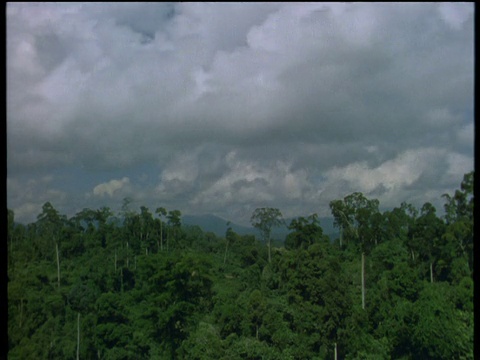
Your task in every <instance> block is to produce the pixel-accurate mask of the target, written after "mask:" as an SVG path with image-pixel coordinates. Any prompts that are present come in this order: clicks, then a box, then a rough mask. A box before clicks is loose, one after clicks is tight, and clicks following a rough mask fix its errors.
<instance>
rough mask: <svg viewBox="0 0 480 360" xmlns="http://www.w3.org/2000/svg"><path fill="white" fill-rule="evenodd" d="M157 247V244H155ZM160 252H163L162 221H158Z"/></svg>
mask: <svg viewBox="0 0 480 360" xmlns="http://www.w3.org/2000/svg"><path fill="white" fill-rule="evenodd" d="M157 245H158V242H157ZM160 250H161V251H163V228H162V220H160Z"/></svg>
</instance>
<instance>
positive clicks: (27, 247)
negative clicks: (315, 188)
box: [7, 172, 474, 359]
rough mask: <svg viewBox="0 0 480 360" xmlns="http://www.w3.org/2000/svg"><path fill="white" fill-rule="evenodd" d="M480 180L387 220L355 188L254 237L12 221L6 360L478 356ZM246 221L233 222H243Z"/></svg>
mask: <svg viewBox="0 0 480 360" xmlns="http://www.w3.org/2000/svg"><path fill="white" fill-rule="evenodd" d="M473 177H474V173H473V172H471V173H468V174H465V175H464V178H463V181H462V182H461V184H460V187H459V189H458V190H456V191H455V192H454V193H453V194H445V195H444V196H443V197H442V199H443V201H444V209H436V208H435V207H434V206H433V205H432V204H431V203H429V202H425V203H424V204H423V206H421V207H419V208H417V207H415V206H413V205H411V204H408V203H405V202H403V203H401V204H399V205H398V206H397V207H395V208H393V209H388V210H383V211H382V210H380V209H381V204H380V203H379V201H378V200H376V199H368V198H366V197H365V196H364V195H363V194H362V193H359V192H356V193H352V194H349V195H347V196H346V197H345V198H343V199H338V200H333V201H331V202H330V209H329V211H330V212H331V215H332V217H333V218H334V224H335V227H336V229H338V236H335V237H334V238H330V237H329V236H327V234H325V233H324V231H323V229H322V224H321V223H320V221H319V218H318V216H317V214H311V215H309V216H306V217H298V218H295V219H293V220H290V221H289V222H288V223H287V224H286V225H287V227H288V229H289V233H288V235H287V236H286V237H285V238H284V239H273V238H272V236H271V232H272V229H274V228H275V227H276V226H278V225H279V224H282V222H285V220H284V219H283V217H282V213H281V209H276V208H259V209H257V210H256V211H255V212H254V213H253V214H252V218H251V224H252V226H253V227H254V228H256V229H258V232H257V234H256V235H251V234H247V235H239V234H238V233H236V232H235V231H233V230H232V227H231V226H230V223H226V224H225V234H224V236H218V235H216V234H214V233H212V232H207V231H204V230H203V229H202V228H200V227H199V226H192V225H189V226H187V225H184V224H183V223H182V213H181V212H180V211H179V210H168V209H165V208H163V207H161V204H159V207H158V208H156V209H148V208H146V207H144V206H142V207H140V209H132V207H131V206H130V205H131V204H129V201H128V199H125V200H124V203H123V207H122V210H121V211H119V212H118V213H117V214H115V213H113V211H112V210H111V209H109V208H108V207H102V208H99V209H84V210H82V211H81V212H79V213H77V214H76V215H74V216H72V217H67V216H65V215H62V214H61V213H59V211H57V210H56V209H55V207H54V206H53V205H52V204H51V203H50V202H47V203H45V204H44V205H43V208H42V212H41V213H40V214H39V215H38V217H37V221H35V222H32V223H29V224H22V223H18V222H16V221H15V214H14V212H13V211H12V210H8V230H7V251H8V253H7V259H8V267H7V268H8V278H7V286H8V358H9V359H473V358H474V355H473V334H474V331H473V329H474V325H473V324H474V316H473V314H474V313H473V239H474V237H473V222H474V221H473V219H474V216H473ZM233 220H234V219H233Z"/></svg>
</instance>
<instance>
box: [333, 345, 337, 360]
mask: <svg viewBox="0 0 480 360" xmlns="http://www.w3.org/2000/svg"><path fill="white" fill-rule="evenodd" d="M333 358H334V360H337V343H335V347H334V349H333Z"/></svg>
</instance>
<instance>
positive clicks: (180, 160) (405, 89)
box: [7, 3, 474, 218]
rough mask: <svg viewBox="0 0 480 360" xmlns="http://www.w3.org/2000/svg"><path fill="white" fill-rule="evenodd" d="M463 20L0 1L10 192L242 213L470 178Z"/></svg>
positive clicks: (456, 11)
mask: <svg viewBox="0 0 480 360" xmlns="http://www.w3.org/2000/svg"><path fill="white" fill-rule="evenodd" d="M473 24H474V23H473V4H468V3H462V4H457V3H448V4H447V3H441V4H437V3H408V4H404V3H383V4H373V3H251V4H250V3H228V4H227V3H223V4H220V3H126V4H124V3H118V4H110V3H108V4H107V3H105V4H103V3H93V4H89V3H84V4H83V3H82V4H78V3H76V4H62V5H58V4H55V3H9V4H8V5H7V149H8V151H7V167H8V179H9V184H14V183H18V182H20V179H29V178H31V179H36V178H39V177H42V176H47V175H51V174H56V175H59V176H55V177H54V180H53V181H52V182H50V183H49V185H48V187H49V189H51V190H58V191H62V192H63V193H65V196H66V199H68V201H67V200H65V202H70V203H72V204H76V205H75V207H72V210H71V211H73V209H74V208H77V207H80V206H93V205H95V206H97V205H101V204H100V202H99V201H100V200H102V201H104V202H106V203H107V204H113V201H117V202H118V197H119V196H122V195H125V194H127V193H128V194H129V195H135V197H136V198H137V199H138V201H143V200H145V201H147V202H149V204H146V205H150V206H152V207H153V206H156V205H158V203H162V204H164V205H165V206H171V207H175V208H179V209H185V210H187V209H188V211H192V212H217V213H222V214H223V213H227V214H236V215H235V216H237V215H238V216H239V217H243V218H246V217H247V216H246V215H245V214H246V213H248V212H249V211H253V209H254V208H253V209H252V207H253V206H255V204H256V203H260V202H263V203H269V204H271V205H272V206H273V205H274V206H276V207H279V208H284V212H287V213H291V214H294V213H295V212H298V211H300V212H302V209H308V211H305V212H311V211H312V210H315V211H316V212H319V213H321V212H328V201H329V200H331V199H332V198H335V197H338V196H341V195H344V194H345V193H346V192H348V191H356V190H359V189H361V190H362V191H366V192H371V194H372V195H375V194H379V195H381V196H383V198H384V199H387V197H388V196H389V199H390V200H389V201H390V202H389V203H395V201H403V200H404V199H401V197H408V198H412V199H416V198H417V195H418V198H420V195H421V194H422V193H426V192H427V191H426V189H427V188H429V190H431V191H432V196H434V194H437V193H440V192H441V191H444V190H445V189H452V188H454V187H455V186H458V183H459V182H460V181H461V178H462V176H463V174H457V177H458V179H457V180H456V181H455V180H454V177H455V176H454V174H453V173H454V172H456V171H463V169H466V168H468V164H469V163H470V164H471V166H470V167H471V168H473V135H472V133H473V59H474V56H473V34H474V32H473ZM432 159H433V160H432ZM442 159H443V160H442ZM445 159H449V160H445ZM440 165H442V166H444V168H443V170H438V169H437V168H435V169H434V167H435V166H440ZM72 171H74V172H75V174H76V176H75V178H72V177H68V175H66V174H67V173H70V172H72ZM142 174H143V175H142ZM432 174H435V175H438V178H437V180H438V179H440V182H438V181H434V182H433V183H429V182H428V181H429V179H431V178H432ZM66 179H68V180H66ZM105 179H118V180H112V181H107V182H105ZM124 179H128V180H129V182H128V183H127V182H125V181H124ZM22 181H23V180H22ZM83 184H88V186H87V185H83ZM340 184H341V185H340ZM59 189H61V190H59ZM92 189H94V191H92ZM95 189H96V191H95ZM375 191H376V192H375ZM86 193H87V194H89V195H90V197H88V196H86V197H85V196H84V195H85V194H86ZM8 198H9V199H10V200H9V203H12V204H15V206H14V209H18V208H20V206H22V201H23V200H22V199H23V198H22V196H21V194H20V193H19V190H18V189H17V188H15V187H14V186H13V185H11V186H9V187H8ZM257 200H258V201H257ZM236 209H239V210H238V211H237V210H236Z"/></svg>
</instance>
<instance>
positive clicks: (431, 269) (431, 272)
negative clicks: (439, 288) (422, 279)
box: [430, 262, 433, 284]
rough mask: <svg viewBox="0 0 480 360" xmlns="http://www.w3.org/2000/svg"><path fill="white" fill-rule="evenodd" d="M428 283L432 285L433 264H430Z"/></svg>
mask: <svg viewBox="0 0 480 360" xmlns="http://www.w3.org/2000/svg"><path fill="white" fill-rule="evenodd" d="M430 282H431V283H432V284H433V263H432V262H430Z"/></svg>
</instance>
